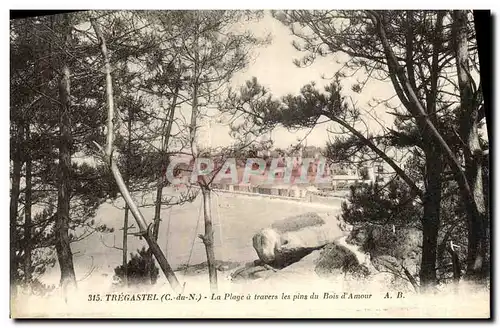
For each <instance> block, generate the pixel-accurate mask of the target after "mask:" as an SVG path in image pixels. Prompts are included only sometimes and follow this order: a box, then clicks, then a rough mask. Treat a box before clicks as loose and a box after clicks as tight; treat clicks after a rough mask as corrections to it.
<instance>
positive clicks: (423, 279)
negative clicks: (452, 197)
mask: <svg viewBox="0 0 500 328" xmlns="http://www.w3.org/2000/svg"><path fill="white" fill-rule="evenodd" d="M436 148H437V147H430V149H429V151H427V152H426V164H425V166H426V168H425V169H426V174H425V180H426V181H425V182H426V183H425V184H426V190H425V195H424V198H423V207H424V213H423V217H422V262H421V265H420V274H419V275H420V287H421V289H422V291H426V290H428V289H431V288H432V287H434V286H435V285H436V284H437V279H436V258H437V247H438V232H439V222H440V217H439V216H440V209H441V170H442V159H441V154H440V152H439V149H437V150H436Z"/></svg>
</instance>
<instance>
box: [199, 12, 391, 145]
mask: <svg viewBox="0 0 500 328" xmlns="http://www.w3.org/2000/svg"><path fill="white" fill-rule="evenodd" d="M247 28H248V29H249V30H251V31H252V32H253V33H254V34H255V35H256V36H260V37H263V36H265V35H266V34H268V33H271V35H272V39H273V40H272V43H271V44H270V45H268V46H266V47H261V48H257V49H255V53H254V57H255V59H254V60H253V61H252V62H251V63H250V65H249V66H248V67H247V68H246V69H245V70H243V71H241V72H238V73H237V74H236V75H235V76H234V78H233V79H232V86H233V87H235V88H237V87H239V86H240V85H242V84H244V83H245V81H246V80H248V79H251V78H252V77H253V76H255V77H257V79H258V81H259V83H260V84H262V85H263V86H265V87H266V88H268V89H269V90H270V92H271V93H272V94H273V95H274V96H276V97H281V96H284V95H286V94H289V93H292V94H297V93H298V92H299V91H300V88H301V87H302V86H303V85H305V84H308V83H310V82H312V81H314V82H315V83H316V84H317V86H318V87H322V86H324V85H326V84H328V83H329V82H330V81H329V80H326V79H323V78H322V75H324V76H326V77H328V76H330V77H331V76H333V74H334V72H335V71H336V70H338V69H339V68H340V66H341V65H340V64H338V63H337V62H336V60H337V59H338V58H335V57H334V56H333V55H331V56H328V57H325V58H319V59H318V60H317V61H316V62H315V63H314V64H312V65H311V66H309V67H305V68H298V67H297V66H295V64H294V63H293V59H299V58H301V56H302V55H303V54H302V53H300V52H298V51H297V50H296V49H295V48H294V47H293V46H292V41H293V39H294V37H293V36H292V35H291V34H290V31H289V29H288V27H286V26H285V25H283V24H282V23H280V22H279V21H278V20H276V19H274V18H273V17H272V16H271V14H270V13H269V12H266V13H265V16H264V18H263V19H261V20H260V21H258V22H253V23H251V24H249V25H248V26H247ZM354 82H356V80H355V79H354V78H351V79H346V80H344V81H342V84H343V85H344V90H345V94H346V95H351V96H352V99H353V101H354V102H355V103H356V104H357V105H358V106H363V107H364V108H368V107H367V103H368V102H369V101H370V99H372V98H373V97H378V98H382V97H383V98H388V97H390V96H392V95H393V89H392V86H391V85H390V83H383V82H378V81H373V82H369V83H368V84H367V85H366V86H365V89H364V90H363V92H362V93H361V94H356V93H354V92H352V91H351V90H350V86H351V85H352V84H353V83H354ZM377 115H378V116H379V117H380V118H381V119H382V120H383V121H384V122H385V123H386V124H391V123H390V122H392V117H391V116H390V115H388V114H386V113H385V110H383V109H382V108H379V109H377ZM367 121H368V124H369V128H370V130H372V131H375V130H377V129H379V128H380V127H379V126H378V123H375V121H374V120H372V119H369V118H368V119H367ZM210 126H211V128H209V127H208V126H205V127H204V128H202V129H201V131H200V134H201V135H203V136H204V137H203V138H200V139H201V140H203V141H204V143H205V144H210V143H211V145H212V146H214V147H215V146H223V145H229V144H230V143H231V139H230V138H229V136H228V131H229V130H228V128H227V126H224V124H218V123H216V122H215V121H213V120H212V121H211V124H210ZM332 128H333V129H335V126H334V125H332V124H328V123H326V124H319V125H317V126H316V127H315V128H314V129H313V130H312V131H311V132H310V133H309V135H308V136H307V138H306V139H305V140H304V141H303V143H304V144H306V145H309V146H311V145H313V146H324V145H325V144H326V142H327V140H328V132H327V130H328V129H332ZM209 129H210V132H209V131H208V130H209ZM308 132H309V129H303V130H299V131H292V132H289V131H287V130H285V129H284V128H278V129H276V130H274V131H273V132H272V134H271V138H272V139H273V140H274V145H275V147H280V148H286V147H288V146H290V144H292V143H297V141H298V140H301V139H302V138H304V136H305V135H306V134H307V133H308ZM263 137H264V138H265V137H269V136H268V135H267V136H263Z"/></svg>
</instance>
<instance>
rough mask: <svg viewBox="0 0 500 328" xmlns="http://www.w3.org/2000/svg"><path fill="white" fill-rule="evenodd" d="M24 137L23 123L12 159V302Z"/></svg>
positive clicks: (17, 134)
mask: <svg viewBox="0 0 500 328" xmlns="http://www.w3.org/2000/svg"><path fill="white" fill-rule="evenodd" d="M23 137H24V125H23V123H20V124H19V123H18V124H17V131H16V137H15V138H16V143H15V145H16V146H15V147H16V149H15V152H14V154H13V155H14V156H13V158H12V162H13V168H12V186H11V192H10V292H11V295H10V296H11V300H13V299H15V298H16V297H17V284H18V274H17V269H18V267H19V263H18V262H17V250H18V248H17V247H16V244H17V210H18V205H19V193H20V183H21V167H22V165H23V163H22V140H23Z"/></svg>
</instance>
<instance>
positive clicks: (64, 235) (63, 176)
mask: <svg viewBox="0 0 500 328" xmlns="http://www.w3.org/2000/svg"><path fill="white" fill-rule="evenodd" d="M62 74H63V75H62V76H61V80H60V83H59V102H60V103H61V106H60V121H59V170H58V171H59V172H58V173H59V177H58V195H57V216H56V225H55V234H56V251H57V258H58V261H59V267H60V269H61V287H62V288H63V291H64V293H65V295H67V293H68V292H69V288H71V287H76V279H75V270H74V267H73V254H72V252H71V245H70V238H69V221H70V213H69V211H70V179H71V149H70V148H71V126H70V124H71V123H70V70H69V67H68V66H67V65H63V68H62Z"/></svg>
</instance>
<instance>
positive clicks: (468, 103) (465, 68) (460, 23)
mask: <svg viewBox="0 0 500 328" xmlns="http://www.w3.org/2000/svg"><path fill="white" fill-rule="evenodd" d="M453 29H454V40H455V55H456V65H457V73H458V74H457V76H458V86H459V88H460V113H461V117H460V122H459V123H460V137H461V139H462V142H463V143H464V144H463V153H464V159H465V176H466V178H467V182H468V184H469V186H470V187H471V191H472V196H473V202H474V203H475V207H476V208H477V211H471V210H468V213H467V214H468V215H467V217H468V230H469V231H468V232H469V236H468V247H467V248H468V252H467V270H466V276H467V277H468V278H474V279H482V278H483V277H484V276H485V275H486V274H487V272H486V271H487V270H486V267H485V265H484V264H485V260H486V255H487V252H488V250H487V232H486V230H487V224H486V205H485V198H484V193H483V176H482V175H483V168H482V165H483V163H482V160H483V154H482V152H483V151H482V149H481V145H480V142H479V132H478V123H479V122H478V117H479V104H477V103H476V101H475V99H474V98H475V97H474V91H473V90H472V81H471V79H472V78H471V76H470V72H469V55H468V50H467V49H468V41H467V36H468V33H467V32H468V27H467V12H466V11H463V10H455V11H454V12H453ZM468 207H469V208H470V207H471V205H469V206H468Z"/></svg>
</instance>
